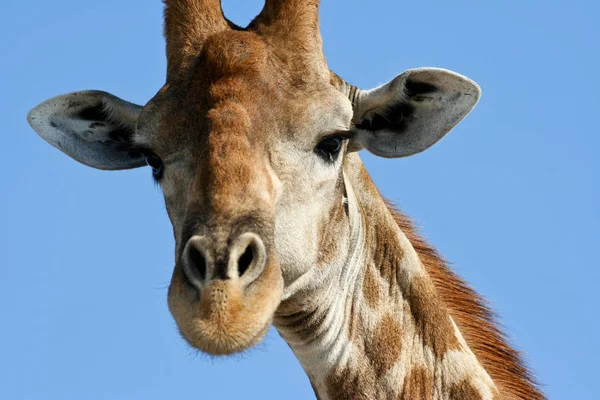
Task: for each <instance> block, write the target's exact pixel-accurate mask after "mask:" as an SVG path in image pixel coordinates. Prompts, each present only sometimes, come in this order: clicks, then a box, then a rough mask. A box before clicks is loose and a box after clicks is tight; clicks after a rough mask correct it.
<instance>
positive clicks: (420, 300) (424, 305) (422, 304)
mask: <svg viewBox="0 0 600 400" xmlns="http://www.w3.org/2000/svg"><path fill="white" fill-rule="evenodd" d="M406 295H407V302H408V304H409V305H410V310H411V313H412V315H413V317H414V320H415V325H416V328H417V331H418V332H419V333H420V335H421V338H422V340H423V343H424V344H425V345H427V346H429V347H430V348H431V349H432V350H433V353H434V354H435V356H436V357H437V358H438V359H442V358H443V356H444V354H446V352H447V351H449V350H459V349H460V348H461V346H460V342H459V341H458V338H457V337H456V333H455V330H454V326H453V325H452V321H451V320H450V317H449V315H448V310H447V309H446V307H445V306H444V304H442V302H441V301H440V300H439V298H438V295H437V293H436V290H435V287H434V286H433V283H431V281H430V280H429V279H425V277H417V278H414V279H413V281H412V282H411V284H410V291H409V293H407V294H406Z"/></svg>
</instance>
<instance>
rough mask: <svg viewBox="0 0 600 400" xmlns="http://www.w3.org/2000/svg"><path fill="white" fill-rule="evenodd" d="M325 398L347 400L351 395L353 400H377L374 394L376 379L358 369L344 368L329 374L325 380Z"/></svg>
mask: <svg viewBox="0 0 600 400" xmlns="http://www.w3.org/2000/svg"><path fill="white" fill-rule="evenodd" d="M325 386H326V388H327V397H329V399H330V400H348V399H349V397H348V396H349V395H351V396H352V397H351V398H352V399H353V400H373V399H377V394H376V393H375V392H374V391H375V388H376V379H375V376H374V375H373V374H370V373H369V372H368V369H367V370H366V372H364V371H362V370H360V369H359V368H348V367H346V368H344V369H342V370H340V371H336V372H334V373H332V374H330V375H329V376H328V377H327V378H326V379H325Z"/></svg>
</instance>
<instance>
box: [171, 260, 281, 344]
mask: <svg viewBox="0 0 600 400" xmlns="http://www.w3.org/2000/svg"><path fill="white" fill-rule="evenodd" d="M282 294H283V278H282V275H281V272H280V269H279V266H276V267H275V266H271V267H269V266H268V267H267V268H266V269H265V271H264V273H263V274H262V275H261V276H260V277H259V278H258V279H256V281H254V282H253V283H252V284H251V285H249V286H247V287H245V288H244V287H243V286H242V285H241V284H240V280H239V279H229V280H215V281H212V282H210V283H209V284H208V285H207V286H206V288H205V289H204V290H202V291H201V292H198V291H196V290H195V289H194V288H192V287H191V286H190V285H189V284H188V283H187V281H186V280H185V278H184V276H183V273H182V271H181V269H180V268H176V270H175V273H174V275H173V280H172V282H171V286H170V288H169V309H170V311H171V314H172V315H173V317H174V318H175V321H176V323H177V326H178V328H179V331H180V333H181V335H182V336H183V338H184V339H185V340H186V341H187V342H188V343H189V344H190V345H191V346H193V347H195V348H197V349H198V350H200V351H202V352H205V353H208V354H211V355H229V354H234V353H238V352H242V351H244V350H248V349H249V348H251V347H252V346H254V345H256V344H258V343H259V342H260V341H261V340H262V339H263V337H264V336H265V335H266V333H267V331H268V330H269V327H270V326H271V322H272V320H273V315H274V314H275V310H276V309H277V307H278V306H279V303H280V302H281V297H282Z"/></svg>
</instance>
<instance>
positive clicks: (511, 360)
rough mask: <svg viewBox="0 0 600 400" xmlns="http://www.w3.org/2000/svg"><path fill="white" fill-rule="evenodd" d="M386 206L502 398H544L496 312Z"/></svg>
mask: <svg viewBox="0 0 600 400" xmlns="http://www.w3.org/2000/svg"><path fill="white" fill-rule="evenodd" d="M386 205H387V207H388V209H389V211H390V213H391V214H392V216H393V217H394V219H395V220H396V223H397V224H398V226H399V227H400V229H401V230H402V232H404V234H405V235H406V236H407V237H408V239H409V240H410V242H411V243H412V245H413V247H414V248H415V250H416V251H417V254H418V255H419V258H420V259H421V262H422V263H423V265H424V266H425V269H426V270H427V272H428V273H429V275H430V277H431V279H432V280H433V282H434V284H435V287H436V288H437V290H438V292H439V294H440V296H441V297H442V299H443V301H444V303H445V304H446V306H447V307H448V311H449V312H450V315H451V316H452V318H453V319H454V321H455V322H456V324H457V325H458V328H459V330H460V331H461V333H462V334H463V336H464V338H465V340H466V341H467V343H468V345H469V347H470V348H471V350H473V352H474V353H475V355H476V356H477V358H478V359H479V361H480V362H481V364H482V365H483V367H484V368H485V369H486V370H487V371H488V373H489V374H490V376H491V377H492V379H493V380H494V382H495V384H496V385H497V387H498V389H499V390H500V393H502V394H503V395H504V396H505V397H503V398H507V397H506V396H510V397H508V398H515V399H527V400H543V399H545V397H544V396H543V395H542V394H541V393H540V391H539V390H538V389H537V382H536V381H535V379H534V378H533V377H532V376H531V374H530V373H529V371H528V370H527V368H525V365H524V363H523V361H522V360H521V356H520V354H519V352H517V351H516V350H514V349H513V348H512V347H511V346H510V345H509V344H508V340H507V338H506V336H505V335H504V334H503V333H502V331H501V330H500V329H499V328H498V324H497V322H496V317H495V315H494V312H493V311H492V310H490V308H489V307H488V306H487V304H486V301H485V300H484V299H483V298H482V297H481V296H480V295H479V294H478V293H477V292H475V291H474V290H473V289H472V288H471V287H470V286H469V285H468V284H467V283H466V282H465V281H463V280H462V279H461V278H460V277H458V276H457V275H456V274H455V273H454V272H453V271H452V270H451V269H450V268H449V267H448V263H447V262H446V260H444V259H443V258H442V257H441V256H440V254H439V253H438V252H437V250H435V249H434V248H433V247H431V246H430V245H429V244H428V243H427V241H426V240H425V239H424V238H423V237H422V236H421V235H420V234H419V233H418V231H417V229H416V227H415V225H414V223H413V222H412V221H411V220H410V219H409V218H408V217H407V216H406V215H404V214H403V213H401V212H400V211H398V210H397V209H396V207H395V206H394V205H393V204H392V203H391V202H390V201H388V200H386Z"/></svg>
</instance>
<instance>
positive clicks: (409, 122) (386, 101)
mask: <svg viewBox="0 0 600 400" xmlns="http://www.w3.org/2000/svg"><path fill="white" fill-rule="evenodd" d="M480 95H481V89H480V88H479V86H478V85H477V84H476V83H475V82H473V81H471V80H470V79H468V78H465V77H464V76H462V75H459V74H457V73H455V72H452V71H448V70H444V69H439V68H419V69H412V70H408V71H406V72H404V73H402V74H401V75H399V76H397V77H396V78H395V79H393V80H392V81H391V82H389V83H387V84H385V85H383V86H380V87H378V88H376V89H372V90H368V91H359V93H358V95H357V98H356V99H355V104H354V117H353V122H354V127H355V128H354V129H355V132H356V134H355V137H354V139H353V143H352V148H353V149H361V148H366V149H367V150H369V151H370V152H371V153H373V154H375V155H378V156H381V157H388V158H393V157H407V156H411V155H413V154H416V153H420V152H422V151H424V150H426V149H428V148H429V147H431V146H433V145H434V144H435V143H437V142H438V141H439V140H440V139H441V138H443V137H444V136H445V135H446V134H447V133H448V132H450V130H452V128H454V126H456V124H458V123H459V122H460V121H461V120H462V119H463V118H464V117H465V116H466V115H467V114H468V113H469V112H470V111H471V110H472V109H473V107H475V104H477V101H478V100H479V97H480Z"/></svg>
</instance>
